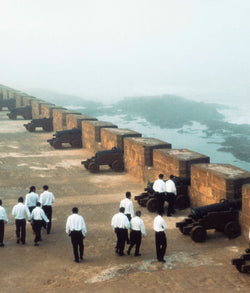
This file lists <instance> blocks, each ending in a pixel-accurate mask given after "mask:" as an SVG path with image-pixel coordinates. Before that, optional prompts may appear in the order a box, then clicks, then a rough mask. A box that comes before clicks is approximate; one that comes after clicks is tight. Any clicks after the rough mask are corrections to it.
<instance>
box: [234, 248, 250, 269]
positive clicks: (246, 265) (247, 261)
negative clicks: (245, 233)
mask: <svg viewBox="0 0 250 293" xmlns="http://www.w3.org/2000/svg"><path fill="white" fill-rule="evenodd" d="M245 252H246V253H245V254H242V255H241V256H240V257H239V258H234V259H232V265H234V266H235V267H236V269H237V270H238V271H239V272H240V273H246V274H250V248H247V249H246V250H245Z"/></svg>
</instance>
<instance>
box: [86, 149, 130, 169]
mask: <svg viewBox="0 0 250 293" xmlns="http://www.w3.org/2000/svg"><path fill="white" fill-rule="evenodd" d="M81 164H82V165H84V167H85V168H86V169H87V170H89V171H90V172H91V173H97V172H99V170H100V166H101V165H108V166H109V167H110V168H111V169H113V170H114V171H115V172H122V171H124V162H123V153H122V151H120V150H118V149H117V148H115V147H114V148H112V149H111V150H105V151H98V152H96V154H95V156H93V157H91V158H90V159H87V160H85V161H82V162H81Z"/></svg>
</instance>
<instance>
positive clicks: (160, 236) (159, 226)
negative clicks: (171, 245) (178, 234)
mask: <svg viewBox="0 0 250 293" xmlns="http://www.w3.org/2000/svg"><path fill="white" fill-rule="evenodd" d="M162 215H163V214H162V213H161V212H159V213H158V216H156V217H155V218H154V230H155V246H156V256H157V259H158V261H160V262H162V263H164V262H166V261H165V260H164V255H165V252H166V249H167V238H166V235H165V232H164V231H165V230H166V229H167V224H166V222H165V221H164V219H163V217H162Z"/></svg>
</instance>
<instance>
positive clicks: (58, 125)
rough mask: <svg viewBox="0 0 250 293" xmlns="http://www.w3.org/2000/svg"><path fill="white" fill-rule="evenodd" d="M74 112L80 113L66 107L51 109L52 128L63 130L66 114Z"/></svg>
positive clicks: (65, 126)
mask: <svg viewBox="0 0 250 293" xmlns="http://www.w3.org/2000/svg"><path fill="white" fill-rule="evenodd" d="M67 114H75V115H80V114H81V113H80V112H76V111H73V110H67V109H53V129H54V130H55V131H56V130H65V129H67V124H66V115H67Z"/></svg>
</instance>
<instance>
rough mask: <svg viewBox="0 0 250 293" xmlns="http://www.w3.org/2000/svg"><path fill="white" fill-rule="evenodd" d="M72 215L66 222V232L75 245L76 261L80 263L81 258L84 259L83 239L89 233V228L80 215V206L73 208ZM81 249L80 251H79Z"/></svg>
mask: <svg viewBox="0 0 250 293" xmlns="http://www.w3.org/2000/svg"><path fill="white" fill-rule="evenodd" d="M72 213H73V214H72V215H71V216H69V217H68V219H67V223H66V233H67V234H69V236H70V237H71V242H72V246H73V251H74V256H75V260H74V261H75V262H77V263H79V255H80V259H81V260H82V259H83V251H84V244H83V239H84V238H85V235H86V233H87V228H86V225H85V222H84V219H83V217H82V216H80V215H78V208H77V207H74V208H73V209H72ZM78 250H79V253H78Z"/></svg>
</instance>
